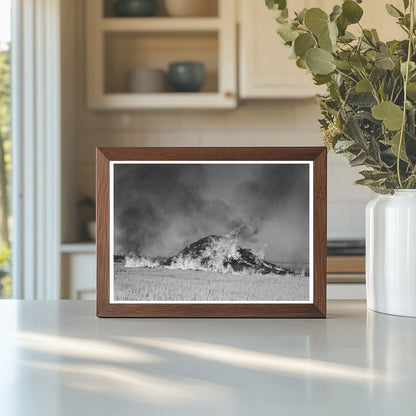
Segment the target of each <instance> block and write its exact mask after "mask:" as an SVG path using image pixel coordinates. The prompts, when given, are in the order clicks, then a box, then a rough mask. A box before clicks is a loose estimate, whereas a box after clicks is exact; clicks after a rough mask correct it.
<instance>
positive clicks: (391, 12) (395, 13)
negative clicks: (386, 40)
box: [386, 4, 404, 17]
mask: <svg viewBox="0 0 416 416" xmlns="http://www.w3.org/2000/svg"><path fill="white" fill-rule="evenodd" d="M386 10H387V13H388V14H389V15H390V16H393V17H403V16H404V14H403V13H402V12H401V11H400V10H399V9H398V8H397V7H394V6H393V5H392V4H386Z"/></svg>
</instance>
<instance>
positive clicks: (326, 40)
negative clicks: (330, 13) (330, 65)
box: [318, 30, 334, 52]
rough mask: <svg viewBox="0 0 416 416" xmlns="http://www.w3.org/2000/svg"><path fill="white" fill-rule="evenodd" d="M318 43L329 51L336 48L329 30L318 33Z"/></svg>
mask: <svg viewBox="0 0 416 416" xmlns="http://www.w3.org/2000/svg"><path fill="white" fill-rule="evenodd" d="M318 45H319V47H320V48H321V49H324V50H326V51H328V52H332V51H333V50H334V45H333V44H332V41H331V38H330V36H329V31H328V30H326V31H324V32H322V33H320V34H319V35H318Z"/></svg>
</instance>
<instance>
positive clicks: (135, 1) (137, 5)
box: [114, 0, 157, 17]
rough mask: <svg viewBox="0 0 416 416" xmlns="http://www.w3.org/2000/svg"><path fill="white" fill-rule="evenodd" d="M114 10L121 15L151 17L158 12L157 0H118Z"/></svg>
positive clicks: (117, 14)
mask: <svg viewBox="0 0 416 416" xmlns="http://www.w3.org/2000/svg"><path fill="white" fill-rule="evenodd" d="M114 12H115V14H116V16H119V17H149V16H155V15H156V13H157V1H156V0H118V1H116V2H115V3H114Z"/></svg>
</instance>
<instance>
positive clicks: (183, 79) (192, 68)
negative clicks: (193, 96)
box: [169, 62, 205, 92]
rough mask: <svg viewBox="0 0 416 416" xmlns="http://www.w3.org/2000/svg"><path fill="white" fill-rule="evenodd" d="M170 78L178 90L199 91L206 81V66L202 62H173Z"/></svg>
mask: <svg viewBox="0 0 416 416" xmlns="http://www.w3.org/2000/svg"><path fill="white" fill-rule="evenodd" d="M169 80H170V83H171V84H172V87H173V89H174V90H175V91H177V92H197V91H199V90H200V89H201V88H202V85H203V84H204V81H205V66H204V64H203V63H201V62H172V63H171V64H170V65H169Z"/></svg>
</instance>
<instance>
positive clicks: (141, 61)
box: [104, 32, 218, 100]
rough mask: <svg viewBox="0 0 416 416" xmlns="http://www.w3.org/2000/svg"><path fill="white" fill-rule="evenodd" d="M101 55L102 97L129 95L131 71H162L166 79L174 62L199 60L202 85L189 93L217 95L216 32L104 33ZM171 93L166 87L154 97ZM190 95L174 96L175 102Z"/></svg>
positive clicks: (168, 87) (169, 88) (170, 89)
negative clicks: (201, 68)
mask: <svg viewBox="0 0 416 416" xmlns="http://www.w3.org/2000/svg"><path fill="white" fill-rule="evenodd" d="M104 54H105V65H104V68H105V85H104V92H105V94H130V93H131V92H130V91H129V89H128V77H129V72H130V71H131V70H134V69H137V68H152V69H161V70H163V71H165V73H166V77H167V73H168V68H169V64H170V63H172V62H177V61H198V62H202V63H203V64H204V66H205V73H206V76H205V81H204V85H203V86H202V89H201V91H200V92H197V93H191V94H192V95H194V96H195V95H197V94H198V95H199V94H201V93H217V92H218V38H217V33H216V32H204V33H188V32H167V33H166V32H163V33H153V32H152V33H137V32H112V33H106V34H105V38H104ZM172 93H174V91H173V90H172V88H171V87H170V86H169V85H167V88H166V91H164V92H160V93H157V94H155V95H159V94H162V95H165V94H172ZM189 94H190V93H181V94H177V96H176V97H174V99H175V100H177V99H182V98H185V99H186V96H188V95H189ZM139 95H141V94H139ZM152 95H153V94H152ZM147 98H148V97H147Z"/></svg>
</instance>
